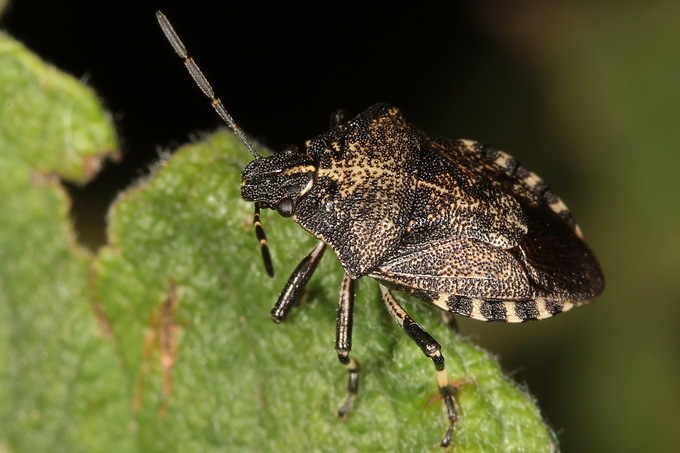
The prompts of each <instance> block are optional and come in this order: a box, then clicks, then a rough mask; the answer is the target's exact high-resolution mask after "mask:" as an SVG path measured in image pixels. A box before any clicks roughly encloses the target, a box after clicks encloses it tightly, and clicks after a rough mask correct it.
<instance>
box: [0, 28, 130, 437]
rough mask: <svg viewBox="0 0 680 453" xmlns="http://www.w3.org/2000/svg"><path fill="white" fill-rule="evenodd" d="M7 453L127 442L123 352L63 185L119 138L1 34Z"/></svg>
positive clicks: (1, 282)
mask: <svg viewBox="0 0 680 453" xmlns="http://www.w3.org/2000/svg"><path fill="white" fill-rule="evenodd" d="M0 118H2V121H1V122H0V174H2V178H0V200H2V209H0V225H2V227H0V263H1V264H0V266H1V270H0V417H1V419H0V439H1V440H0V450H2V449H3V445H5V446H6V449H8V450H10V451H54V450H55V449H61V448H62V447H61V446H62V445H63V449H64V450H67V449H68V450H70V451H95V450H97V449H100V448H101V447H102V446H104V445H109V446H111V447H112V448H114V449H115V448H118V447H121V448H122V447H124V446H125V445H126V444H129V442H130V439H129V436H125V433H126V431H127V429H128V428H127V427H126V426H125V421H127V420H128V419H129V405H128V404H127V402H126V401H125V397H124V393H123V387H122V384H123V382H124V375H123V374H122V372H121V370H120V367H119V366H118V362H117V359H116V356H115V354H114V348H113V344H112V343H111V342H110V341H106V340H104V339H103V338H102V335H101V329H100V328H99V326H98V321H97V316H96V309H95V307H94V305H93V303H92V301H91V298H90V297H89V293H88V288H89V283H90V270H89V268H90V260H91V258H90V257H89V256H88V255H87V254H86V253H85V252H84V251H83V250H82V249H80V247H79V246H78V245H77V244H76V241H75V238H74V234H73V231H72V229H71V226H70V222H69V219H68V209H69V201H68V199H67V196H66V194H65V192H64V190H63V189H62V187H61V185H60V182H59V179H58V178H59V177H60V176H61V177H68V178H72V179H78V180H84V179H86V178H87V177H88V176H91V175H92V174H93V170H94V169H96V167H97V166H98V163H99V160H100V159H101V157H102V155H103V153H104V151H105V150H110V149H115V147H116V144H115V141H114V138H113V137H114V133H113V130H112V128H111V124H110V122H109V120H108V118H107V116H106V115H105V114H104V113H102V111H101V108H100V107H99V106H98V102H97V101H96V99H95V97H94V95H93V93H92V92H91V91H90V90H88V89H86V88H85V87H84V86H82V85H81V84H79V83H78V82H77V81H75V80H73V79H72V78H71V77H68V76H65V75H63V74H61V73H59V72H58V71H57V70H55V69H54V68H52V67H50V66H46V65H45V64H43V63H41V62H40V61H39V60H38V59H37V58H36V57H35V56H33V55H31V54H30V53H29V52H28V51H27V50H26V49H25V48H24V47H23V46H21V45H20V44H18V43H17V42H15V41H14V40H12V39H11V38H9V37H7V36H6V35H4V34H0Z"/></svg>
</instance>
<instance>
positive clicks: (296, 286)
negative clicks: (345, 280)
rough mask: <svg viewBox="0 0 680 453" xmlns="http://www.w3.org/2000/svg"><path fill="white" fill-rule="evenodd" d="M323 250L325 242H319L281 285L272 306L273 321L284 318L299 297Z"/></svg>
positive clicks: (277, 321)
mask: <svg viewBox="0 0 680 453" xmlns="http://www.w3.org/2000/svg"><path fill="white" fill-rule="evenodd" d="M324 250H326V244H325V243H323V242H319V243H318V244H316V245H315V246H314V248H313V249H312V251H311V252H309V254H308V255H307V256H306V257H305V258H304V259H303V260H302V261H301V262H300V264H298V265H297V267H296V268H295V270H294V271H293V273H292V274H291V276H290V278H289V279H288V281H287V282H286V286H284V287H283V291H281V294H280V295H279V299H278V300H277V301H276V304H275V305H274V308H272V311H271V315H272V319H273V320H274V322H276V323H279V322H281V321H283V320H285V319H286V317H287V316H288V313H289V312H290V309H291V308H293V305H295V302H297V300H298V299H299V298H300V295H301V294H302V291H303V290H304V289H305V286H307V282H308V281H309V278H310V277H311V276H312V274H313V273H314V271H315V270H316V267H317V266H318V265H319V261H321V258H322V257H323V252H324Z"/></svg>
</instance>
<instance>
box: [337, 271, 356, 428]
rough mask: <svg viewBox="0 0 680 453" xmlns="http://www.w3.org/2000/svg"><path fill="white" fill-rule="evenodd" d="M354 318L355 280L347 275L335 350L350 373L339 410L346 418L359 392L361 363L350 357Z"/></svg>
mask: <svg viewBox="0 0 680 453" xmlns="http://www.w3.org/2000/svg"><path fill="white" fill-rule="evenodd" d="M353 317H354V279H353V278H351V277H350V276H349V275H347V274H345V275H344V277H343V279H342V285H341V286H340V300H339V302H338V319H337V324H336V328H335V350H336V351H337V353H338V360H340V363H342V364H343V365H344V366H345V368H346V369H347V372H348V373H349V380H348V382H347V397H346V398H345V401H344V402H343V403H342V405H341V406H340V409H338V417H345V415H347V412H348V411H349V409H350V407H351V405H352V401H353V400H354V396H355V395H356V394H357V391H358V390H359V362H357V361H356V360H355V359H354V358H353V357H350V355H349V352H350V351H351V350H352V321H353Z"/></svg>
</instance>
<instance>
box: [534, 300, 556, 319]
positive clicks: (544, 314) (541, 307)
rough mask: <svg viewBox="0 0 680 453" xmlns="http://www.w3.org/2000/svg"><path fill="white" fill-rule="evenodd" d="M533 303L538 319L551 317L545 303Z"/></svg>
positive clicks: (538, 301) (540, 301) (541, 301)
mask: <svg viewBox="0 0 680 453" xmlns="http://www.w3.org/2000/svg"><path fill="white" fill-rule="evenodd" d="M535 302H536V308H537V309H538V319H546V318H550V317H551V316H553V314H552V313H550V312H549V311H548V309H547V308H546V302H545V301H544V300H536V301H535Z"/></svg>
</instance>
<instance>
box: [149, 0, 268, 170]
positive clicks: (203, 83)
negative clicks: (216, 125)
mask: <svg viewBox="0 0 680 453" xmlns="http://www.w3.org/2000/svg"><path fill="white" fill-rule="evenodd" d="M156 19H158V23H159V24H160V26H161V29H162V30H163V33H164V34H165V37H166V38H167V39H168V42H170V45H172V48H173V49H175V52H177V55H179V56H180V58H182V59H183V60H184V66H186V68H187V70H188V71H189V74H190V75H191V78H193V79H194V82H196V85H198V87H199V88H200V89H201V91H203V94H205V95H206V96H207V97H208V98H209V99H210V103H211V104H212V106H213V108H214V109H215V111H216V112H217V114H218V115H219V116H220V118H222V120H223V121H224V122H225V123H227V126H229V128H230V129H231V130H232V131H234V133H235V134H236V136H237V137H238V138H239V139H240V140H241V141H242V142H243V143H244V144H245V145H246V147H247V148H248V151H249V152H250V154H252V155H253V157H254V158H255V159H259V158H260V157H262V156H261V155H260V154H259V153H258V152H257V151H255V148H254V147H253V144H252V143H251V142H250V140H248V138H247V137H246V134H244V133H243V130H242V129H241V128H240V127H239V126H238V124H236V122H235V121H234V119H233V118H232V117H231V115H230V114H229V112H227V109H225V108H224V105H222V101H220V99H219V98H218V97H217V96H215V92H214V91H213V89H212V87H211V86H210V83H209V82H208V79H207V78H206V77H205V76H204V75H203V72H201V69H200V68H199V67H198V65H197V64H196V62H195V61H194V59H193V58H191V57H189V54H188V53H187V48H186V47H185V46H184V43H183V42H182V40H181V39H179V36H177V33H176V32H175V29H174V28H172V24H170V21H169V20H168V18H167V17H165V14H163V13H162V12H160V11H156Z"/></svg>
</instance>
